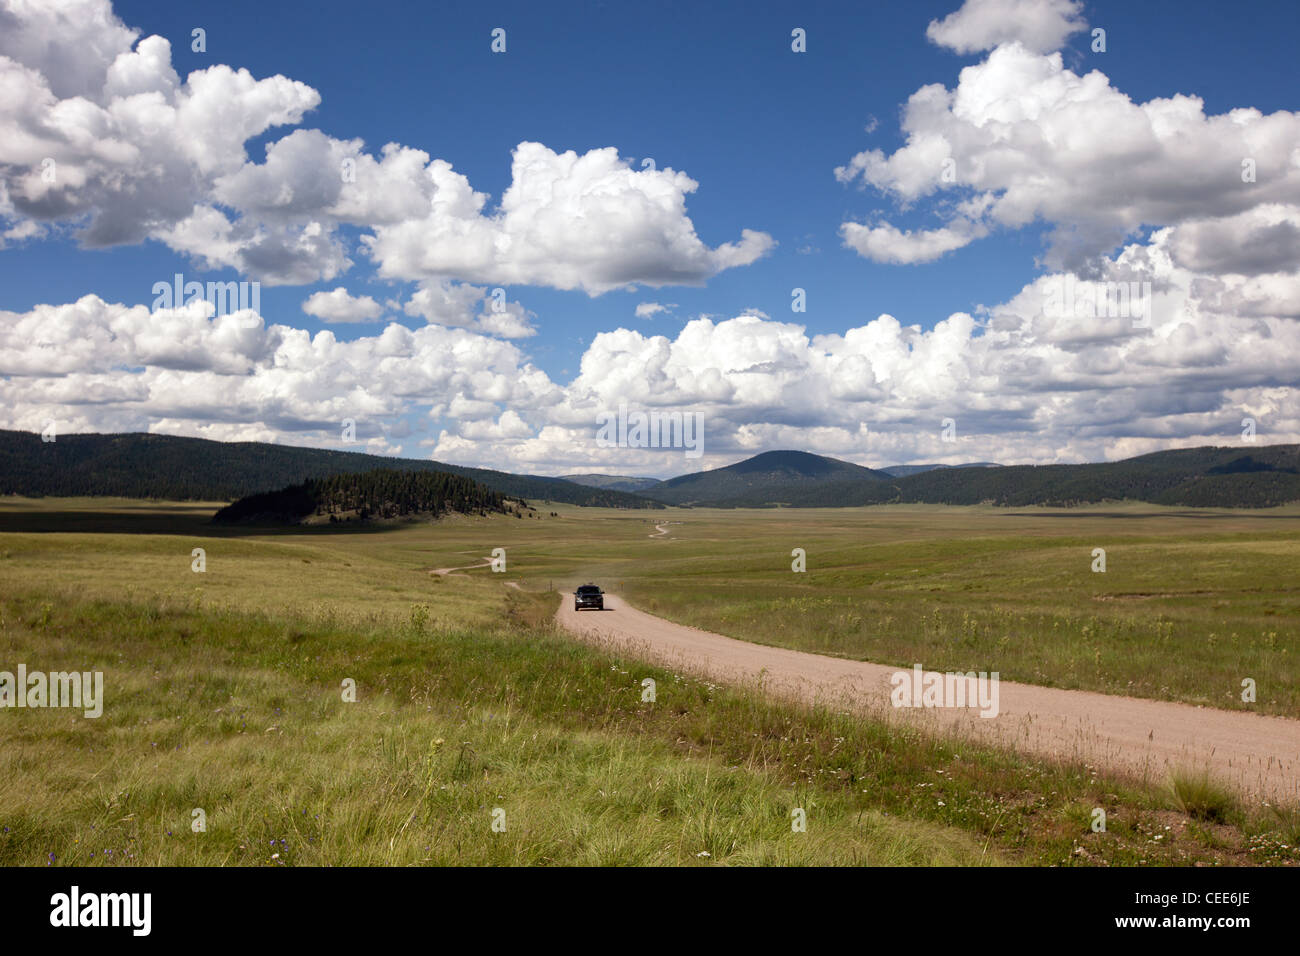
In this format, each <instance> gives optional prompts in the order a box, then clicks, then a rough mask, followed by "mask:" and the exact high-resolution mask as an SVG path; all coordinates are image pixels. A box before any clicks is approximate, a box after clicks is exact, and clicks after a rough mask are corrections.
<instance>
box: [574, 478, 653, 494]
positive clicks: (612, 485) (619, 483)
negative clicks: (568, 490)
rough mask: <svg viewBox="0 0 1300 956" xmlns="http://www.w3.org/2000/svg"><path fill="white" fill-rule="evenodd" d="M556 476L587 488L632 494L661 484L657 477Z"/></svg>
mask: <svg viewBox="0 0 1300 956" xmlns="http://www.w3.org/2000/svg"><path fill="white" fill-rule="evenodd" d="M557 477H559V478H562V479H563V480H565V481H572V482H573V483H574V484H577V485H585V486H587V487H588V488H605V489H608V490H609V491H626V492H630V493H632V494H639V493H640V492H643V491H649V490H650V489H651V488H653V487H654V486H655V485H658V484H661V482H660V480H659V479H658V478H632V477H629V476H627V475H558V476H557Z"/></svg>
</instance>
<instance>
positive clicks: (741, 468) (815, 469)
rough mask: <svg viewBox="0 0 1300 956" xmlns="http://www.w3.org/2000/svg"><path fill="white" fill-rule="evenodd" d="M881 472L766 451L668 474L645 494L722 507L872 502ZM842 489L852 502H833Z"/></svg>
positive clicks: (797, 453) (798, 453)
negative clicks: (711, 467) (732, 461)
mask: <svg viewBox="0 0 1300 956" xmlns="http://www.w3.org/2000/svg"><path fill="white" fill-rule="evenodd" d="M890 480H892V479H891V476H890V475H887V474H885V473H884V472H883V471H874V470H872V469H871V468H863V467H862V466H861V465H854V464H850V463H849V462H847V461H840V460H838V459H836V458H826V457H824V456H822V455H813V454H809V453H808V452H805V451H769V452H764V453H763V454H761V455H755V456H754V457H753V458H747V459H745V460H744V461H741V462H737V463H736V464H734V465H727V466H726V467H725V468H715V469H714V470H712V471H701V472H696V473H695V474H690V475H682V476H680V477H678V478H670V479H668V480H667V481H665V482H662V483H660V484H658V485H655V486H654V487H653V488H652V489H649V490H648V491H646V492H644V494H646V495H647V496H648V497H652V498H654V499H656V500H658V501H664V502H667V503H668V504H674V505H710V506H716V507H723V508H735V507H740V508H745V507H764V506H767V505H778V504H784V505H791V506H810V507H811V506H817V505H827V504H871V503H874V501H875V499H874V498H873V497H872V496H871V495H870V494H869V493H867V492H868V491H869V490H870V489H871V488H872V487H873V486H875V485H881V486H882V488H884V487H888V486H887V485H885V484H884V483H885V482H888V481H890ZM843 493H847V494H850V495H851V496H852V500H851V501H839V500H836V498H835V495H836V494H843Z"/></svg>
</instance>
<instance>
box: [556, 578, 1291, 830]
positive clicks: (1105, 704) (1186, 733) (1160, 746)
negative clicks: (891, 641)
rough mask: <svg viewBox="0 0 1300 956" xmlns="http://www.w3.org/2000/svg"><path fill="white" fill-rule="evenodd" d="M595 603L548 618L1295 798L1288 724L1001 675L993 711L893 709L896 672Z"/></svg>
mask: <svg viewBox="0 0 1300 956" xmlns="http://www.w3.org/2000/svg"><path fill="white" fill-rule="evenodd" d="M605 608H606V610H605V611H604V612H599V611H575V610H574V609H573V605H572V603H571V602H569V601H567V600H564V601H561V602H560V610H559V611H558V612H557V614H556V620H557V622H558V623H559V625H560V626H561V627H563V628H565V629H566V630H568V631H570V632H572V633H574V634H576V635H578V636H580V637H582V638H584V639H585V640H588V641H591V642H593V643H597V644H600V645H603V646H607V647H610V648H612V649H616V650H620V651H623V652H625V653H631V654H633V655H634V656H637V657H640V658H642V659H643V660H649V661H653V662H655V663H658V664H661V665H663V666H666V667H669V668H673V669H676V670H679V671H684V672H690V673H693V674H696V675H698V676H704V677H708V678H710V679H713V680H719V681H724V682H727V683H739V684H748V685H750V686H755V685H761V686H762V688H763V689H764V690H765V691H767V692H769V693H772V694H776V695H779V696H783V697H787V698H793V699H797V700H801V701H804V702H808V703H817V704H822V705H826V706H832V707H840V708H845V709H850V710H854V711H858V712H862V713H871V714H874V715H876V716H879V717H882V718H885V719H889V720H900V719H901V720H908V721H914V722H917V723H919V724H921V725H924V726H926V727H928V728H930V729H933V730H936V731H939V732H948V733H952V732H956V733H957V734H958V735H960V736H965V737H968V738H970V739H974V740H978V741H980V742H982V743H991V744H995V745H1000V746H1007V747H1011V748H1013V749H1015V750H1020V751H1026V752H1029V753H1033V754H1037V755H1041V756H1049V757H1065V758H1072V759H1078V760H1082V761H1084V762H1085V763H1087V764H1088V765H1089V766H1092V767H1094V768H1097V769H1102V768H1105V769H1109V770H1113V771H1119V772H1122V773H1126V774H1129V775H1133V776H1136V777H1138V778H1139V779H1145V780H1148V781H1152V782H1157V783H1159V782H1163V781H1164V780H1165V779H1167V776H1168V773H1169V771H1170V770H1171V769H1174V768H1188V769H1202V768H1204V769H1208V770H1209V771H1210V773H1211V774H1212V775H1213V776H1215V777H1216V778H1218V779H1219V780H1221V781H1222V782H1223V783H1225V784H1228V785H1230V786H1233V787H1235V788H1236V789H1237V790H1238V791H1239V792H1240V793H1242V794H1244V795H1246V796H1248V797H1252V798H1256V799H1264V800H1269V801H1272V802H1287V803H1292V804H1294V803H1296V802H1297V801H1298V800H1300V721H1297V720H1290V719H1287V718H1284V717H1270V716H1264V715H1260V714H1251V713H1247V712H1244V711H1226V710H1216V709H1213V708H1207V707H1194V706H1191V705H1190V704H1175V703H1168V702H1165V701H1156V700H1143V699H1139V698H1135V697H1118V696H1112V695H1109V694H1098V693H1094V692H1092V691H1081V690H1059V689H1056V688H1051V687H1038V686H1034V685H1032V684H1015V683H1011V682H1010V681H1002V682H1001V683H1000V687H999V691H1000V693H999V698H1000V699H999V713H998V715H997V716H996V717H989V718H982V717H980V716H978V713H977V711H975V710H969V709H965V708H927V709H913V708H895V707H893V706H891V704H890V700H889V693H890V682H889V678H890V675H892V674H894V673H896V672H897V671H898V670H900V668H897V667H886V666H883V665H880V664H870V663H867V662H865V661H852V660H846V659H844V658H839V657H826V656H824V655H821V654H810V653H807V652H805V651H794V650H788V649H786V648H780V647H768V646H766V645H763V644H752V643H750V642H748V641H739V640H736V639H734V638H730V637H723V636H722V635H721V634H713V633H710V632H708V631H701V630H698V629H697V628H693V627H687V626H685V625H682V624H674V623H673V622H671V621H666V620H664V619H663V618H659V617H655V616H654V615H652V614H647V613H645V612H644V611H638V610H636V609H635V608H633V607H630V606H628V604H627V602H625V601H623V600H622V599H621V598H619V597H618V596H617V595H613V594H609V593H606V595H605ZM921 663H922V664H924V663H925V662H924V661H922V662H921Z"/></svg>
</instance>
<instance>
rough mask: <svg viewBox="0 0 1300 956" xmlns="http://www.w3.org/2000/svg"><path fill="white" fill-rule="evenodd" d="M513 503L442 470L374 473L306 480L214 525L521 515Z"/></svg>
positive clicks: (248, 502) (258, 498) (239, 505)
mask: <svg viewBox="0 0 1300 956" xmlns="http://www.w3.org/2000/svg"><path fill="white" fill-rule="evenodd" d="M524 507H526V506H525V505H523V504H522V503H521V502H519V501H518V500H517V499H509V498H507V497H506V496H505V495H502V494H501V493H500V492H497V491H493V490H492V489H490V488H488V487H486V486H485V485H481V484H479V483H478V482H477V481H474V480H472V479H470V478H465V477H463V476H461V475H453V474H449V473H448V472H445V471H410V470H407V471H398V470H397V469H395V468H377V469H375V470H374V471H363V472H354V473H351V474H342V475H330V476H329V477H328V478H309V479H308V480H307V481H304V482H303V483H302V484H300V485H291V486H289V487H288V488H283V489H281V490H280V491H267V492H262V493H260V494H256V495H249V496H248V497H246V498H240V499H239V500H238V501H236V502H234V503H233V504H229V505H226V507H224V508H222V509H221V510H220V511H218V512H217V513H216V515H215V516H213V519H212V520H213V521H214V522H215V523H217V524H241V523H259V524H267V523H270V524H301V523H303V522H305V521H312V520H317V519H319V520H328V521H331V522H335V521H339V520H340V519H342V520H348V521H351V520H353V519H356V520H360V521H368V520H372V519H391V518H408V517H413V516H417V515H419V516H427V517H431V518H437V517H439V516H441V515H444V514H446V513H448V512H451V511H455V512H460V513H461V514H487V513H488V512H489V511H491V512H497V513H501V514H516V515H522V509H523V508H524Z"/></svg>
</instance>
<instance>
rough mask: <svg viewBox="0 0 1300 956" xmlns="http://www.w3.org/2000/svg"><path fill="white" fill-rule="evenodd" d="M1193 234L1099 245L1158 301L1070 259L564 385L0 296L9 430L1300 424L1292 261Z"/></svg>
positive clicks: (514, 364) (912, 433)
mask: <svg viewBox="0 0 1300 956" xmlns="http://www.w3.org/2000/svg"><path fill="white" fill-rule="evenodd" d="M1175 237H1176V230H1175V229H1174V228H1166V229H1162V230H1159V231H1157V232H1156V233H1155V234H1154V235H1153V236H1152V237H1151V239H1150V240H1149V241H1148V242H1145V243H1133V244H1130V245H1129V246H1127V247H1125V248H1124V249H1123V250H1121V252H1120V253H1119V254H1118V255H1116V256H1115V257H1113V258H1108V259H1105V260H1104V261H1103V263H1102V267H1101V269H1100V272H1099V273H1098V274H1099V278H1098V279H1097V280H1095V281H1096V282H1098V283H1112V284H1114V283H1120V282H1124V283H1138V284H1139V285H1142V284H1145V283H1149V287H1150V299H1149V304H1148V305H1147V306H1145V307H1144V308H1143V310H1142V312H1141V314H1140V315H1129V314H1123V313H1114V312H1112V311H1108V305H1107V299H1106V297H1105V296H1104V295H1103V296H1097V297H1092V298H1088V297H1083V296H1081V297H1080V301H1081V302H1088V303H1091V304H1093V305H1096V304H1097V303H1100V304H1101V305H1100V307H1096V308H1094V307H1092V306H1090V307H1089V308H1088V309H1081V308H1077V307H1076V308H1072V309H1070V310H1068V311H1067V310H1063V309H1061V308H1060V307H1059V292H1060V288H1061V284H1062V283H1064V282H1076V283H1077V282H1084V281H1085V280H1082V279H1079V278H1078V277H1076V276H1074V275H1072V274H1067V273H1049V274H1046V275H1043V276H1040V277H1039V278H1037V279H1035V280H1034V281H1033V282H1031V283H1029V284H1028V285H1026V286H1025V287H1024V288H1023V289H1021V290H1020V292H1018V293H1017V294H1016V295H1015V296H1013V297H1012V298H1011V299H1009V300H1008V301H1006V302H1003V303H1000V304H998V305H994V306H991V307H989V308H986V309H980V310H977V311H975V312H974V313H965V312H957V313H954V314H952V315H949V316H948V317H946V318H944V319H942V320H941V321H938V322H937V323H935V325H934V327H933V328H931V329H928V330H925V329H923V328H922V327H921V326H919V325H904V324H903V323H901V322H899V321H898V319H896V318H895V317H893V316H890V315H887V314H885V315H879V316H877V317H875V318H873V319H871V320H869V321H865V322H860V323H858V324H854V323H853V321H852V317H846V318H845V323H844V324H845V326H846V329H845V331H844V332H842V333H829V334H820V335H812V334H809V332H808V330H807V329H806V328H805V327H804V326H802V325H799V324H796V323H794V322H790V321H782V320H780V319H770V318H767V317H765V316H762V315H759V314H754V313H745V314H742V315H737V316H734V317H732V318H726V319H710V318H699V319H695V320H692V321H691V322H688V323H687V324H686V325H685V327H684V328H682V329H681V331H680V332H678V333H677V334H676V335H674V336H665V335H647V334H643V333H641V332H638V331H633V330H629V329H616V330H613V331H610V332H603V333H600V334H598V335H597V336H596V337H595V338H594V339H593V340H592V342H591V344H590V345H589V346H588V348H587V350H586V352H585V354H584V355H583V356H582V360H581V364H580V367H579V370H578V374H577V375H576V376H575V377H573V378H572V380H570V381H568V382H563V383H562V382H557V381H553V380H552V379H551V378H550V377H549V376H548V375H547V374H546V373H544V372H543V371H541V370H540V369H538V368H536V367H535V366H534V365H532V364H531V362H530V361H529V359H528V357H527V356H526V355H525V354H524V353H523V352H522V351H520V349H519V348H518V347H517V346H516V345H515V344H513V343H511V342H507V341H503V340H501V339H500V338H499V337H497V336H495V335H492V334H488V330H486V329H484V328H482V327H479V326H477V325H476V326H475V327H472V328H462V327H453V326H449V325H445V324H441V323H438V322H430V323H429V324H428V325H425V326H423V327H421V328H419V329H415V330H412V329H408V328H406V327H404V326H401V325H398V324H390V325H388V326H386V327H385V328H383V329H382V330H380V331H377V332H375V334H372V335H367V336H362V337H360V338H358V339H356V340H354V341H351V342H340V341H338V340H337V339H336V338H335V336H334V335H333V334H332V333H331V332H330V331H329V330H324V331H322V332H319V333H317V334H316V335H314V336H313V335H309V334H308V333H307V332H305V331H302V330H298V329H291V328H288V327H285V326H282V325H275V324H270V325H268V324H267V323H265V322H264V320H262V319H261V317H259V316H257V315H256V314H255V313H251V312H248V311H244V312H241V313H235V314H233V315H226V316H216V315H214V314H213V310H212V307H211V306H210V305H207V304H205V303H199V302H196V303H193V304H191V305H189V306H186V307H184V308H179V309H159V310H156V311H152V312H151V311H149V310H148V309H146V308H144V307H143V306H134V307H129V306H124V305H116V304H111V303H107V302H104V301H103V300H101V299H99V298H98V297H95V296H86V297H83V298H82V299H79V300H77V301H76V302H72V303H68V304H64V305H43V306H39V307H37V308H35V309H32V310H30V311H28V312H24V313H0V375H3V376H5V378H4V380H3V381H0V426H3V427H9V428H25V429H29V430H38V429H40V428H41V427H43V426H44V424H45V423H46V422H48V421H50V420H52V419H53V420H57V421H59V422H60V426H61V428H62V429H63V430H64V431H76V430H92V429H93V430H98V431H118V430H156V431H167V432H172V433H182V434H199V435H208V436H213V437H236V436H259V437H260V438H269V437H274V438H275V440H278V441H286V442H291V443H298V444H324V445H337V444H338V436H339V423H340V422H341V421H342V420H343V419H345V418H352V419H355V420H356V421H357V423H358V429H359V434H360V437H361V438H362V439H363V440H366V441H370V442H373V443H375V444H374V445H373V447H375V448H382V449H387V450H390V451H392V450H398V449H400V450H401V451H402V453H404V454H427V455H431V456H432V457H434V458H437V459H440V460H445V461H455V462H460V463H464V464H474V465H484V466H490V467H497V468H503V469H507V470H515V471H533V472H536V473H543V474H554V473H557V472H563V471H571V470H573V469H574V468H575V467H581V468H582V469H584V470H585V469H595V470H612V471H616V472H618V473H621V474H626V473H637V474H673V473H680V472H682V471H686V470H693V469H694V468H697V467H715V466H717V465H721V464H726V463H729V462H731V461H734V460H736V459H737V458H740V457H743V456H745V455H748V454H753V453H756V452H759V451H763V450H767V449H771V448H778V447H795V448H807V449H809V450H811V451H816V452H820V453H823V454H828V455H833V456H836V457H841V458H846V459H849V460H853V461H858V462H861V463H863V464H869V465H886V464H894V463H906V462H914V461H947V462H959V461H970V460H993V461H1001V462H1004V463H1014V462H1026V461H1028V462H1052V461H1081V460H1097V459H1102V458H1114V457H1123V456H1126V455H1132V454H1139V453H1142V452H1146V451H1152V450H1156V449H1158V448H1163V447H1169V446H1170V445H1171V444H1173V445H1194V444H1227V443H1231V442H1235V441H1237V440H1239V434H1240V421H1241V418H1242V417H1243V416H1245V415H1250V416H1251V417H1254V418H1256V419H1257V421H1258V422H1259V430H1260V435H1261V438H1260V440H1261V441H1265V442H1294V441H1298V440H1300V402H1298V401H1297V399H1300V388H1297V385H1296V379H1295V373H1294V356H1295V355H1296V354H1300V322H1297V321H1295V319H1294V317H1293V316H1294V313H1295V310H1296V306H1295V303H1296V302H1297V301H1300V298H1298V297H1297V295H1296V293H1297V291H1298V290H1297V288H1296V285H1295V281H1296V280H1295V277H1294V276H1289V275H1285V274H1278V273H1266V274H1263V275H1261V276H1249V275H1242V274H1227V275H1221V276H1207V275H1204V274H1202V273H1198V272H1195V271H1193V270H1190V269H1188V268H1187V267H1186V266H1185V265H1183V264H1180V262H1179V261H1178V260H1177V258H1176V256H1175V255H1174V254H1173V252H1172V249H1173V247H1174V245H1175ZM1278 279H1285V280H1287V281H1284V282H1278V281H1275V280H1278ZM1265 280H1267V281H1265ZM427 289H428V291H429V292H430V297H429V299H428V300H427V303H428V308H429V309H430V310H436V309H437V308H441V307H444V305H445V303H437V302H436V300H435V298H434V296H433V293H435V292H441V293H446V294H447V295H449V296H450V297H451V298H452V300H453V301H454V300H455V298H456V296H457V295H459V296H461V297H462V298H461V300H460V302H461V308H460V313H459V314H460V315H462V316H464V315H465V314H469V315H472V316H474V318H475V319H476V320H477V319H478V318H480V315H481V313H480V310H481V309H483V303H484V296H483V294H482V290H480V289H477V288H474V287H468V288H466V287H462V286H456V285H448V286H438V285H435V286H429V287H427ZM1246 301H1249V302H1251V303H1253V306H1252V309H1251V311H1249V312H1247V311H1246V310H1243V309H1242V308H1240V303H1241V302H1246ZM434 314H439V315H441V316H442V317H443V318H448V317H449V316H450V313H446V312H442V313H438V312H436V311H435V312H434ZM1138 319H1140V321H1138ZM620 404H625V405H627V406H629V407H630V408H633V409H643V410H652V409H653V410H660V411H678V412H682V413H684V414H694V413H698V414H700V415H701V416H703V422H704V448H705V457H704V458H703V459H693V460H690V461H689V462H688V461H687V460H686V459H685V458H684V457H683V455H682V454H681V452H680V451H678V452H674V451H672V450H668V451H656V450H652V449H636V448H602V447H600V446H598V445H597V444H596V441H595V437H596V426H597V416H598V414H599V413H601V412H606V411H613V410H616V409H617V408H618V407H619V405H620ZM944 418H952V419H954V420H955V421H956V423H957V434H958V440H957V442H956V443H955V444H953V443H946V442H944V441H942V439H941V422H942V420H943V419H944ZM412 421H414V422H416V423H417V425H416V427H414V428H413V429H412V430H411V432H410V434H407V435H405V436H404V437H400V438H399V437H398V435H397V432H398V431H399V430H400V428H401V427H402V425H403V423H410V422H412Z"/></svg>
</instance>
